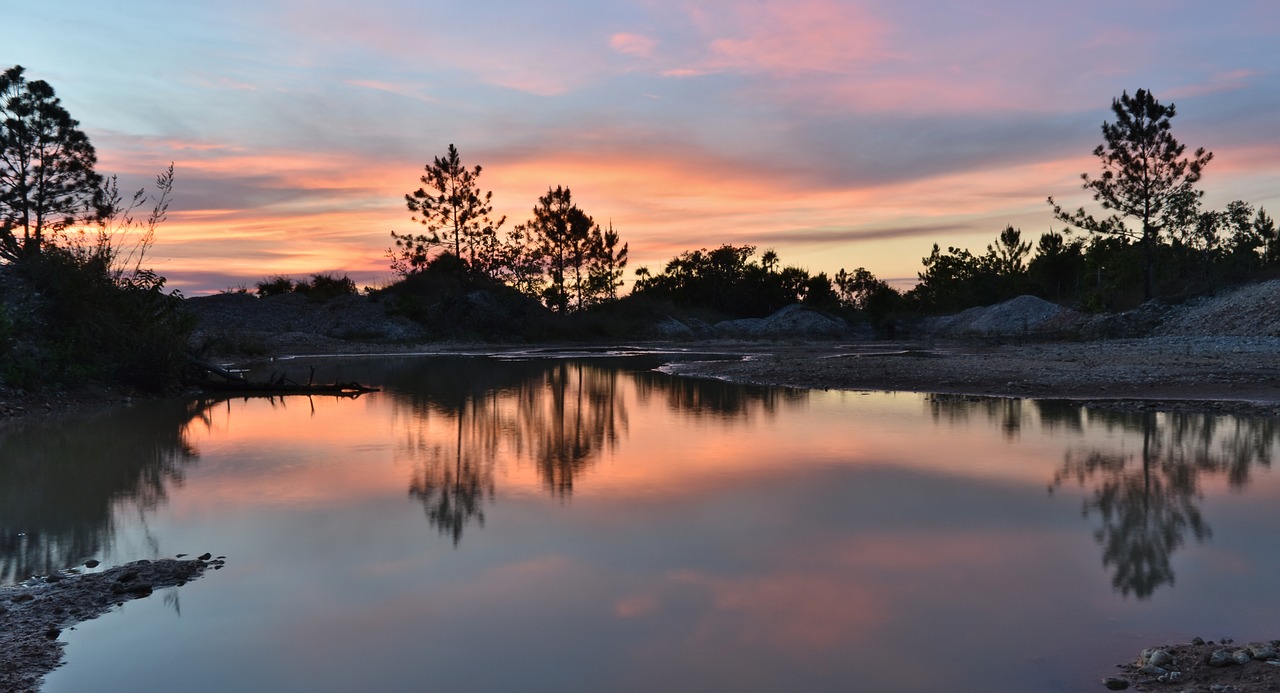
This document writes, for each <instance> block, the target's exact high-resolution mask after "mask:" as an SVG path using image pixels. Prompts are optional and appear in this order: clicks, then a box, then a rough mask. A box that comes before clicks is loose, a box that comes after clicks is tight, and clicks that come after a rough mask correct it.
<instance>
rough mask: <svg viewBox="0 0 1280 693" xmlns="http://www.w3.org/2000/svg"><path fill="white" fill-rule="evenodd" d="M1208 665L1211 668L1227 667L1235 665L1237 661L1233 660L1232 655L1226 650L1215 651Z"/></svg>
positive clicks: (1210, 656)
mask: <svg viewBox="0 0 1280 693" xmlns="http://www.w3.org/2000/svg"><path fill="white" fill-rule="evenodd" d="M1208 664H1209V666H1211V667H1225V666H1230V665H1232V664H1235V660H1234V659H1232V658H1231V655H1230V654H1227V651H1226V650H1214V651H1213V653H1212V654H1210V655H1209V661H1208Z"/></svg>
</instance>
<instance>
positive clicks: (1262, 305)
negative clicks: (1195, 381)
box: [1153, 280, 1280, 337]
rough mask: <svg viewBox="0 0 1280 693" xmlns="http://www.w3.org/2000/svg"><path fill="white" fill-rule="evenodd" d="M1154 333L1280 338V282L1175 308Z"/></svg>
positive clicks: (1199, 300)
mask: <svg viewBox="0 0 1280 693" xmlns="http://www.w3.org/2000/svg"><path fill="white" fill-rule="evenodd" d="M1153 333H1154V334H1156V335H1167V336H1188V337H1201V336H1234V337H1277V336H1280V280H1272V281H1268V282H1262V283H1261V284H1250V285H1248V286H1244V287H1241V288H1239V289H1235V290H1233V291H1229V292H1225V293H1222V294H1218V295H1216V296H1206V297H1204V298H1199V299H1196V300H1193V301H1189V302H1188V303H1186V304H1184V305H1181V306H1176V307H1174V308H1172V309H1171V310H1170V311H1169V313H1168V315H1166V317H1165V319H1164V320H1163V321H1162V322H1161V324H1160V325H1159V326H1157V327H1156V328H1155V329H1154V330H1153Z"/></svg>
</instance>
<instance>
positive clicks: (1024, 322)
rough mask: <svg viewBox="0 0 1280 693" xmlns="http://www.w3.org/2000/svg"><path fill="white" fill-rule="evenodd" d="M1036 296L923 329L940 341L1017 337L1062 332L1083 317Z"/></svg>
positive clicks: (942, 320) (947, 318)
mask: <svg viewBox="0 0 1280 693" xmlns="http://www.w3.org/2000/svg"><path fill="white" fill-rule="evenodd" d="M1078 316H1079V314H1078V313H1076V312H1075V311H1072V310H1069V309H1066V308H1063V307H1062V306H1059V305H1057V304H1055V303H1050V302H1048V301H1046V300H1044V299H1041V298H1036V297H1035V296H1019V297H1017V298H1014V299H1010V300H1008V301H1005V302H1004V303H998V304H996V305H994V306H986V307H982V308H970V309H968V310H966V311H964V312H962V313H957V314H955V315H946V316H943V317H939V318H929V319H928V320H925V321H924V323H923V324H922V325H921V329H922V330H923V331H924V332H925V333H927V334H931V335H934V336H938V337H1016V336H1021V335H1028V334H1044V333H1047V332H1059V331H1062V330H1063V328H1064V327H1068V326H1070V325H1072V324H1074V323H1076V322H1077V321H1079V320H1082V319H1083V318H1082V316H1080V317H1078Z"/></svg>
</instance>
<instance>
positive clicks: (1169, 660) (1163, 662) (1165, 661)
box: [1138, 647, 1173, 669]
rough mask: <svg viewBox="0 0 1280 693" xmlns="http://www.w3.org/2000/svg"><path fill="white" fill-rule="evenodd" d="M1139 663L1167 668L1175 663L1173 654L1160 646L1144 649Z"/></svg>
mask: <svg viewBox="0 0 1280 693" xmlns="http://www.w3.org/2000/svg"><path fill="white" fill-rule="evenodd" d="M1138 664H1141V665H1147V664H1150V665H1151V666H1156V667H1161V668H1166V669H1167V668H1168V667H1169V666H1170V665H1171V664H1173V655H1171V654H1169V653H1168V651H1166V650H1162V649H1160V648H1158V647H1149V648H1147V649H1145V650H1143V651H1142V654H1141V655H1139V657H1138Z"/></svg>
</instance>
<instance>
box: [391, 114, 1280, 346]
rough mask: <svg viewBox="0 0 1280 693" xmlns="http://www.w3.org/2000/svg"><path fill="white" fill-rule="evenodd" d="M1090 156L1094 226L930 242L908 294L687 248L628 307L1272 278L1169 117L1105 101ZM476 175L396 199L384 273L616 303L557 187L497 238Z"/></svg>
mask: <svg viewBox="0 0 1280 693" xmlns="http://www.w3.org/2000/svg"><path fill="white" fill-rule="evenodd" d="M1112 112H1113V114H1114V116H1115V121H1114V122H1104V123H1103V126H1102V132H1103V137H1104V142H1103V144H1101V145H1099V146H1098V147H1097V149H1095V150H1094V155H1095V156H1097V157H1098V159H1099V162H1100V164H1101V168H1102V173H1101V174H1100V175H1098V176H1090V175H1089V174H1084V175H1083V176H1082V178H1083V181H1084V183H1083V187H1084V189H1085V190H1087V191H1089V192H1090V193H1091V194H1092V196H1093V199H1094V200H1095V201H1096V202H1097V203H1098V204H1099V206H1100V207H1101V208H1102V210H1103V212H1104V213H1105V214H1106V216H1094V215H1093V214H1090V213H1088V212H1086V210H1084V209H1083V208H1081V209H1077V210H1074V211H1071V210H1064V209H1063V208H1061V207H1060V206H1059V205H1057V204H1056V203H1055V202H1054V200H1053V198H1049V204H1050V205H1051V206H1052V209H1053V214H1054V216H1055V218H1057V219H1058V220H1059V221H1060V222H1062V223H1063V224H1064V226H1063V228H1062V230H1061V231H1054V230H1050V231H1048V232H1045V233H1043V234H1041V235H1040V237H1039V238H1038V239H1036V240H1035V241H1034V243H1033V241H1032V239H1029V238H1024V236H1023V234H1022V231H1021V230H1020V229H1016V228H1013V227H1012V226H1009V227H1006V228H1005V229H1004V230H1003V231H1001V232H1000V233H999V234H997V236H996V238H995V239H994V240H993V241H992V243H991V244H989V245H988V246H987V247H986V249H985V251H982V252H973V251H970V250H968V249H965V248H957V247H948V248H946V250H943V249H942V247H940V246H939V245H938V244H934V245H933V248H932V250H931V251H930V253H929V254H928V255H927V256H925V257H923V258H922V260H921V263H922V266H923V268H922V270H921V271H920V272H919V273H918V275H917V279H918V282H917V284H916V286H915V287H914V288H911V289H910V290H907V291H898V290H896V289H894V288H893V287H891V286H889V285H888V284H887V283H886V282H884V281H882V280H880V279H879V278H877V277H876V276H875V275H873V274H872V273H871V272H869V271H868V270H866V269H865V268H862V267H859V268H857V269H855V270H853V271H852V272H849V271H847V270H845V269H841V270H840V271H839V272H837V273H836V275H835V276H834V277H828V276H827V275H826V274H825V273H818V274H810V273H809V272H808V271H807V270H805V269H803V268H799V267H793V266H781V264H780V261H779V258H778V255H777V253H776V252H774V251H773V250H766V251H764V253H762V254H760V255H759V256H758V257H757V255H756V248H755V246H751V245H741V246H735V245H730V244H726V245H722V246H719V247H717V248H713V249H707V248H701V249H699V250H690V251H686V252H684V253H681V254H680V255H678V256H676V257H674V258H672V259H671V260H670V261H668V262H667V263H666V264H665V266H663V267H662V268H661V270H659V271H656V272H651V271H650V270H649V269H648V268H646V267H640V268H638V269H636V270H635V277H636V279H635V285H634V287H633V288H632V291H631V292H630V295H629V297H628V300H640V301H649V302H658V303H662V304H669V305H672V306H677V307H683V308H685V309H688V310H693V311H706V312H709V313H711V314H714V315H719V316H724V317H758V316H763V315H767V314H769V313H772V312H773V311H776V310H778V309H780V308H782V307H784V306H787V305H790V304H794V303H804V304H807V305H810V306H813V307H815V308H821V309H826V310H832V311H841V310H843V311H852V312H856V313H858V314H860V315H861V316H863V317H865V318H866V319H868V320H869V321H870V322H871V323H872V324H873V325H875V326H877V327H882V328H890V327H891V326H892V325H893V323H894V321H895V320H897V319H899V318H903V317H910V316H918V315H931V314H944V313H951V312H957V311H961V310H964V309H966V308H970V307H973V306H983V305H991V304H994V303H999V302H1001V301H1004V300H1008V299H1011V298H1014V297H1016V296H1019V295H1024V294H1031V295H1035V296H1038V297H1040V298H1043V299H1046V300H1049V301H1053V302H1056V303H1059V304H1062V305H1069V306H1072V307H1075V308H1079V309H1082V310H1090V311H1103V310H1121V309H1128V308H1132V307H1135V306H1137V305H1138V304H1140V303H1142V302H1143V301H1146V300H1150V299H1151V298H1153V297H1161V298H1165V299H1169V300H1180V299H1185V298H1188V297H1191V296H1195V295H1199V294H1203V293H1208V292H1213V291H1216V290H1219V289H1221V288H1225V287H1228V286H1231V285H1236V284H1240V283H1244V282H1249V281H1254V280H1257V279H1262V278H1270V277H1274V276H1280V271H1278V270H1280V237H1278V235H1277V229H1276V224H1275V221H1274V220H1273V219H1272V218H1271V217H1270V216H1269V215H1268V214H1267V212H1266V210H1264V209H1262V208H1258V207H1255V206H1253V205H1251V204H1249V203H1248V202H1245V201H1241V200H1237V201H1235V202H1232V203H1231V204H1229V205H1227V208H1226V209H1224V210H1211V209H1205V208H1204V207H1203V204H1202V197H1203V192H1202V191H1201V190H1199V189H1198V188H1197V187H1196V183H1198V181H1199V180H1200V177H1201V176H1202V174H1203V172H1204V169H1205V167H1206V166H1207V165H1208V163H1209V162H1210V161H1211V160H1212V158H1213V154H1212V153H1209V152H1206V151H1205V150H1204V149H1198V150H1196V151H1195V152H1193V153H1191V154H1190V155H1188V154H1187V153H1186V147H1185V146H1184V145H1183V144H1181V143H1179V142H1178V141H1177V140H1176V139H1175V138H1174V137H1173V135H1172V130H1171V128H1170V123H1171V120H1172V118H1173V117H1174V115H1175V114H1176V109H1175V107H1174V106H1173V105H1172V104H1169V105H1164V104H1161V103H1160V102H1159V101H1157V100H1156V99H1155V97H1154V96H1153V95H1152V94H1151V93H1150V92H1148V91H1146V90H1138V91H1137V92H1136V93H1135V94H1134V95H1133V96H1130V95H1129V94H1128V93H1127V92H1126V93H1124V94H1123V95H1122V96H1121V97H1120V98H1118V99H1115V100H1114V101H1113V102H1112ZM480 171H481V169H480V167H479V166H476V167H474V168H473V169H467V168H465V167H463V166H462V164H461V162H460V160H459V157H458V152H457V149H456V148H455V147H454V146H453V145H450V146H449V150H448V154H447V155H446V156H445V157H443V158H437V159H436V160H435V161H434V163H433V164H432V165H430V166H427V167H426V175H424V176H423V177H422V182H423V183H424V187H422V188H420V189H418V190H417V191H416V192H414V193H412V194H409V195H406V196H405V198H406V201H407V203H408V207H409V209H410V211H412V212H413V213H414V214H415V219H417V220H418V221H421V222H422V223H423V224H424V225H426V227H427V231H426V233H424V234H417V235H414V234H404V235H400V234H396V233H394V232H393V233H392V237H393V238H394V239H395V247H394V248H392V249H391V250H390V251H389V254H390V255H391V257H392V267H393V268H394V269H395V270H396V271H397V272H398V273H400V274H401V275H403V276H405V277H409V276H411V275H414V274H416V273H418V272H421V271H422V270H424V269H427V268H429V267H431V266H432V264H433V263H440V264H441V265H445V266H449V267H452V268H454V269H455V270H462V271H465V272H470V273H472V274H477V275H481V276H484V277H486V278H488V279H491V280H492V281H494V282H497V283H500V284H505V285H506V286H508V287H511V288H514V289H516V290H518V291H519V292H521V293H522V294H524V295H527V296H529V297H532V298H535V299H537V300H538V301H539V302H541V303H542V304H543V305H544V306H546V307H547V308H550V309H552V310H554V311H556V312H559V313H570V312H575V311H579V310H582V309H584V308H590V307H593V306H601V305H605V304H608V303H610V302H613V301H615V300H617V298H618V293H617V289H618V288H619V287H620V286H621V284H622V281H621V280H622V270H623V268H624V267H625V266H626V263H627V245H626V244H625V243H620V241H619V239H618V235H617V232H616V231H614V230H613V228H612V225H610V227H609V229H608V230H607V231H604V230H602V229H601V228H600V226H598V225H597V224H596V223H595V222H594V221H593V220H592V218H591V217H590V216H588V215H586V214H585V213H584V212H583V211H582V210H580V209H579V208H578V207H577V206H576V205H575V204H574V203H573V201H572V198H571V197H570V193H569V190H568V188H561V187H556V188H552V189H550V190H549V191H548V192H547V194H546V195H545V196H543V197H542V198H540V199H539V200H538V204H537V206H535V207H534V209H533V215H532V217H531V218H530V219H529V221H527V222H525V223H523V224H519V225H517V226H515V227H514V228H512V229H511V230H509V231H508V232H506V234H505V235H503V234H501V233H500V229H501V227H502V226H503V224H504V222H505V219H498V220H497V221H492V220H491V219H490V217H489V214H490V212H491V210H492V205H491V203H490V201H491V197H492V193H489V192H483V193H482V192H480V190H479V188H478V186H477V184H476V181H477V178H478V177H479V175H480Z"/></svg>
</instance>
